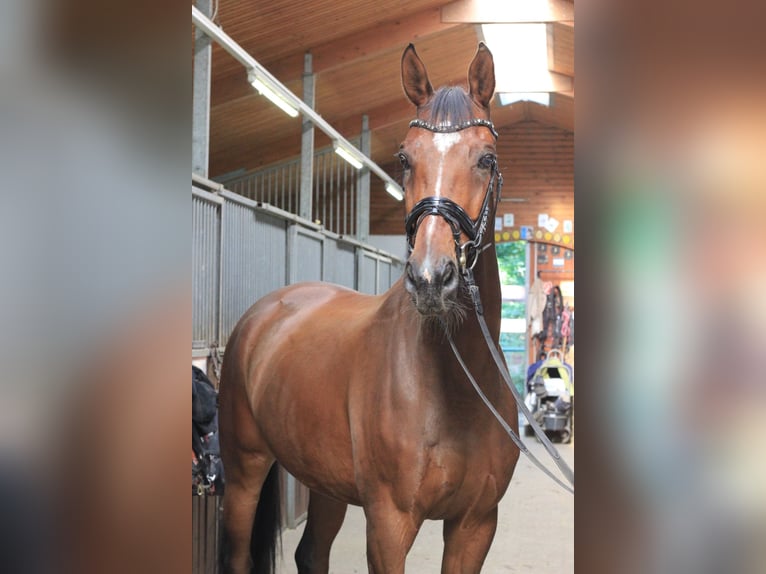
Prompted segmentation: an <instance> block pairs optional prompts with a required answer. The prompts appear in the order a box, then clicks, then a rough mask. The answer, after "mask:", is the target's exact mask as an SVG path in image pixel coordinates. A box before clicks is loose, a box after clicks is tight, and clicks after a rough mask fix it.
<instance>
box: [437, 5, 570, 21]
mask: <svg viewBox="0 0 766 574" xmlns="http://www.w3.org/2000/svg"><path fill="white" fill-rule="evenodd" d="M441 12H442V22H464V23H472V24H491V23H508V24H520V23H526V22H572V23H574V4H573V3H571V2H567V1H566V0H547V1H545V0H542V1H537V2H497V0H458V1H457V2H453V3H452V4H448V5H446V6H444V7H443V8H442V9H441Z"/></svg>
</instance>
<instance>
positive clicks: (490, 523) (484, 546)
mask: <svg viewBox="0 0 766 574" xmlns="http://www.w3.org/2000/svg"><path fill="white" fill-rule="evenodd" d="M496 529H497V507H494V508H493V509H492V510H491V511H490V512H488V513H487V514H486V515H484V516H482V517H479V518H472V517H463V518H460V519H455V520H445V521H444V557H443V559H442V574H477V573H478V572H481V567H482V565H483V564H484V559H485V558H486V557H487V552H489V547H490V545H491V544H492V539H493V538H494V537H495V530H496Z"/></svg>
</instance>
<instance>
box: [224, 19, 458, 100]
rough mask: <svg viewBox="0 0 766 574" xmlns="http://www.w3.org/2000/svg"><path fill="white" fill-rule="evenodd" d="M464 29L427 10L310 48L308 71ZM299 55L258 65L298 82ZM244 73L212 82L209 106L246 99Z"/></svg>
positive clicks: (300, 70)
mask: <svg viewBox="0 0 766 574" xmlns="http://www.w3.org/2000/svg"><path fill="white" fill-rule="evenodd" d="M459 26H466V24H461V23H444V22H442V20H441V14H440V10H439V8H430V9H428V10H423V11H422V12H418V13H416V14H411V15H407V16H406V17H402V18H397V19H395V20H392V21H389V22H385V23H382V24H380V25H379V26H376V27H375V28H374V29H368V30H363V31H362V32H358V33H354V34H351V35H349V36H345V37H343V38H339V39H336V40H331V41H329V42H324V43H322V44H318V45H317V46H315V47H311V48H310V49H309V52H310V53H311V56H312V70H313V73H315V74H321V73H323V72H329V71H332V70H334V69H336V68H338V67H340V66H344V65H347V64H350V63H355V64H356V63H359V62H364V61H366V60H368V59H371V58H374V57H375V56H377V55H379V54H380V53H382V52H389V51H395V52H397V53H399V52H401V51H403V50H404V48H405V47H406V46H407V44H409V43H410V42H417V41H418V40H422V39H423V38H425V37H427V36H430V35H432V34H437V33H439V32H445V31H447V30H450V29H452V28H456V27H459ZM303 56H304V54H303V52H297V53H294V54H290V55H289V56H286V57H283V58H280V59H278V60H274V61H268V62H261V63H262V64H264V65H266V67H267V68H268V69H269V72H270V73H271V74H272V75H273V76H275V77H276V78H277V79H278V80H279V81H281V82H282V83H283V84H286V83H288V82H291V81H297V80H299V79H300V78H301V77H302V75H303V61H304V58H303ZM245 76H246V73H245V71H244V70H235V71H234V72H229V73H227V74H226V75H222V76H219V77H217V78H216V82H215V90H214V92H215V93H214V94H213V102H212V105H213V106H216V105H220V104H222V103H225V102H227V101H229V100H232V99H236V98H239V97H242V96H244V95H246V93H247V91H248V89H249V88H248V83H247V80H246V77H245Z"/></svg>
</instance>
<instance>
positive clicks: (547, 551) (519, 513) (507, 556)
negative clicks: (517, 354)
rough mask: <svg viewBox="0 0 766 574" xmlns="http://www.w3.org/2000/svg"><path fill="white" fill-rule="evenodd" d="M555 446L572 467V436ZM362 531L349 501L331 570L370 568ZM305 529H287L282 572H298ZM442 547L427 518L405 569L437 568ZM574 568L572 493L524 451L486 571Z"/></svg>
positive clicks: (560, 573)
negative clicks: (296, 555) (297, 557)
mask: <svg viewBox="0 0 766 574" xmlns="http://www.w3.org/2000/svg"><path fill="white" fill-rule="evenodd" d="M524 439H525V442H526V444H527V445H528V446H529V449H530V450H531V451H532V453H533V454H535V456H537V458H539V459H540V460H541V461H543V463H550V464H549V465H548V466H549V467H550V468H554V469H555V465H554V464H553V462H552V461H550V457H548V454H547V453H546V452H545V449H544V447H543V446H542V444H540V443H539V442H538V441H537V440H536V439H535V438H534V437H531V438H528V437H524ZM555 446H556V447H557V448H558V450H559V451H560V452H561V455H562V457H563V458H564V460H566V462H567V463H568V464H569V465H570V466H571V467H572V468H574V441H572V443H571V444H568V445H564V444H556V445H555ZM364 531H365V519H364V513H363V512H362V509H361V508H359V507H356V506H349V508H348V511H347V513H346V520H345V522H344V523H343V527H342V528H341V530H340V533H339V534H338V538H336V540H335V544H334V545H333V548H332V553H331V555H330V564H331V566H330V574H364V573H366V572H367V558H366V556H365V536H364ZM302 533H303V524H301V525H299V526H298V528H296V529H295V530H286V531H285V532H284V534H283V537H282V544H283V560H282V561H281V563H280V564H278V566H277V572H278V573H279V574H296V572H297V571H296V568H295V562H294V561H293V558H292V557H293V554H294V552H295V548H296V546H297V545H298V541H299V540H300V537H301V534H302ZM443 548H444V545H443V542H442V533H441V522H434V521H427V522H426V523H425V524H424V525H423V527H422V528H421V530H420V533H419V534H418V537H417V538H416V539H415V544H414V545H413V547H412V549H411V550H410V553H409V555H408V556H407V572H411V573H413V574H429V573H438V572H439V571H440V568H441V554H442V550H443ZM573 571H574V496H572V495H571V494H569V493H568V492H565V491H564V490H562V489H561V488H560V487H559V486H558V485H556V484H555V483H554V482H553V481H551V480H550V479H549V478H548V477H546V476H545V475H544V474H543V473H542V472H541V471H540V470H538V469H537V468H536V467H535V466H533V465H532V463H531V462H530V461H529V459H528V458H527V457H526V456H524V455H522V456H521V458H520V459H519V462H518V465H517V466H516V472H515V474H514V476H513V480H512V481H511V485H510V486H509V487H508V491H507V492H506V494H505V497H504V498H503V500H502V501H501V503H500V508H499V521H498V527H497V534H496V535H495V540H494V542H493V543H492V548H490V551H489V554H488V556H487V560H486V562H485V563H484V568H483V570H482V572H485V573H489V574H493V573H496V572H499V573H503V572H514V573H519V572H534V573H535V574H565V573H569V572H573Z"/></svg>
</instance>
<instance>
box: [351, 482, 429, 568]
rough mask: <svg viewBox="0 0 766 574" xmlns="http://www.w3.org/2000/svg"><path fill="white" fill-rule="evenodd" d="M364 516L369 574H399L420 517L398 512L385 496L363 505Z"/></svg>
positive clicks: (418, 527) (413, 539)
mask: <svg viewBox="0 0 766 574" xmlns="http://www.w3.org/2000/svg"><path fill="white" fill-rule="evenodd" d="M364 513H365V516H366V517H367V568H368V570H369V572H370V574H403V573H404V561H405V559H406V558H407V553H408V552H409V551H410V548H411V547H412V543H413V542H414V541H415V536H416V535H417V533H418V530H419V529H420V526H421V524H423V519H422V517H419V516H416V515H414V514H412V513H411V512H405V511H402V510H400V509H399V508H397V506H396V504H395V503H394V502H393V501H392V500H391V498H390V497H389V496H387V495H384V496H381V497H376V498H375V500H374V501H372V502H371V503H369V504H366V505H365V507H364Z"/></svg>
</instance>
